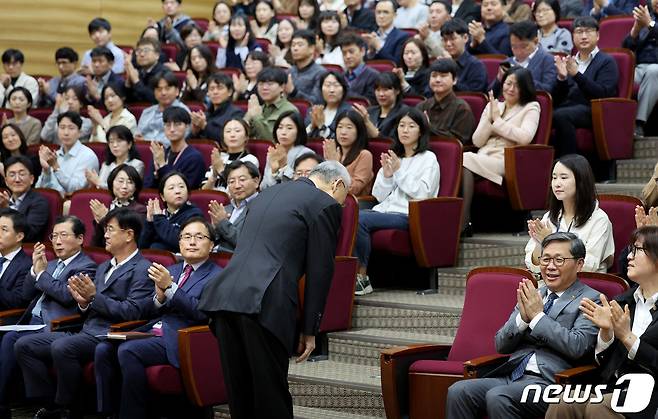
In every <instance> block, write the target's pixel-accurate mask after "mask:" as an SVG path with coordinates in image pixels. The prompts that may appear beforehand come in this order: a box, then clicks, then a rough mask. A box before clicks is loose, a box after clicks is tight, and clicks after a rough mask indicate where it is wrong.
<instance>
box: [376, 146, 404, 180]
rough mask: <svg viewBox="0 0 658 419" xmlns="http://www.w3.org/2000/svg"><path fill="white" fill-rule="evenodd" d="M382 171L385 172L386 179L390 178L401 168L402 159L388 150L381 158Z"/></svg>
mask: <svg viewBox="0 0 658 419" xmlns="http://www.w3.org/2000/svg"><path fill="white" fill-rule="evenodd" d="M380 161H381V165H382V170H383V172H384V177H386V178H390V177H391V176H393V174H394V173H395V172H396V171H397V170H398V169H399V168H400V164H401V163H400V158H399V157H398V156H397V154H395V153H394V152H393V150H388V152H386V153H382V155H381V157H380Z"/></svg>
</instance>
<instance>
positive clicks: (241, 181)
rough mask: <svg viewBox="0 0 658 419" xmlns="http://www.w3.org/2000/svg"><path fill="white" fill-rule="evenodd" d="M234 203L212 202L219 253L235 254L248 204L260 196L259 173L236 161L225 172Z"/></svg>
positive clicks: (209, 211)
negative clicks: (225, 204) (224, 204)
mask: <svg viewBox="0 0 658 419" xmlns="http://www.w3.org/2000/svg"><path fill="white" fill-rule="evenodd" d="M224 179H226V185H227V186H228V193H229V196H230V197H231V203H230V204H229V205H227V206H226V207H224V206H223V205H222V204H220V203H218V202H217V201H210V204H209V206H208V207H209V209H208V214H209V215H210V219H211V221H212V225H213V226H214V227H215V234H216V236H217V237H216V244H217V247H216V248H215V250H216V251H224V252H233V250H234V249H235V245H236V243H237V242H238V235H239V234H240V231H241V230H242V226H243V225H244V219H245V217H246V216H247V204H248V203H249V201H251V200H252V199H254V198H255V197H256V196H257V195H258V184H259V183H260V173H259V172H258V168H257V167H256V166H254V164H253V163H251V162H244V161H242V160H236V161H234V162H232V163H231V164H229V165H228V166H226V169H224Z"/></svg>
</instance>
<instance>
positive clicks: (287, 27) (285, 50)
mask: <svg viewBox="0 0 658 419" xmlns="http://www.w3.org/2000/svg"><path fill="white" fill-rule="evenodd" d="M296 30H297V24H296V23H295V22H294V21H293V20H292V19H281V20H280V21H279V26H278V28H277V31H276V42H275V43H274V44H272V45H270V49H269V51H268V53H269V54H270V56H272V58H273V59H274V65H276V66H278V67H285V68H290V66H292V65H293V61H292V52H291V51H290V44H291V43H292V34H293V33H295V31H296Z"/></svg>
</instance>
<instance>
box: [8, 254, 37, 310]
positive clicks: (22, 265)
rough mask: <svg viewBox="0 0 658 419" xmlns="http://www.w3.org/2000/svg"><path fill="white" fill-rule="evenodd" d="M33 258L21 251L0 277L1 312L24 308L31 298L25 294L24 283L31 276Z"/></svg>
mask: <svg viewBox="0 0 658 419" xmlns="http://www.w3.org/2000/svg"><path fill="white" fill-rule="evenodd" d="M31 267H32V258H31V257H30V256H28V255H27V253H25V252H24V251H23V249H21V250H19V251H18V253H17V254H16V256H14V258H13V259H12V260H11V262H9V265H7V269H5V271H4V272H3V274H2V276H1V277H0V310H9V309H13V308H23V307H25V306H27V305H28V303H29V302H30V300H31V297H26V296H25V295H24V294H23V282H24V280H25V277H26V276H27V275H29V272H30V268H31Z"/></svg>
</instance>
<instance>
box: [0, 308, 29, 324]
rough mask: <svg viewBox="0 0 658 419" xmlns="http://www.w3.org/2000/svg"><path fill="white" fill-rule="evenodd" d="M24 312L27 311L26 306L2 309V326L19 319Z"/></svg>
mask: <svg viewBox="0 0 658 419" xmlns="http://www.w3.org/2000/svg"><path fill="white" fill-rule="evenodd" d="M23 313H25V309H24V308H13V309H11V310H2V311H0V326H3V325H5V324H6V323H13V322H16V321H18V319H19V318H20V317H21V316H22V315H23Z"/></svg>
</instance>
